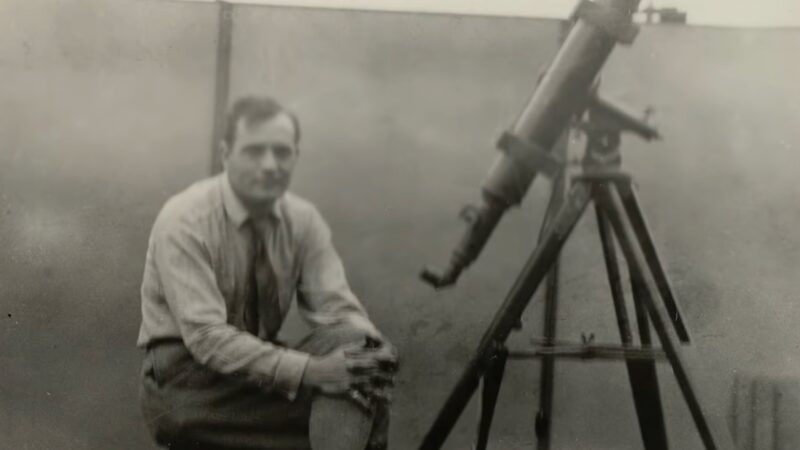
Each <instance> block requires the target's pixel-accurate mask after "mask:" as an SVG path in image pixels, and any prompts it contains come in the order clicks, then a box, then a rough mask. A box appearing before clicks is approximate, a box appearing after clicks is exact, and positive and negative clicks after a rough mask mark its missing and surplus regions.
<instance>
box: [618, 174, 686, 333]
mask: <svg viewBox="0 0 800 450" xmlns="http://www.w3.org/2000/svg"><path fill="white" fill-rule="evenodd" d="M617 189H618V191H619V195H620V197H621V199H622V203H623V205H624V206H625V211H627V213H628V218H629V219H630V223H631V227H632V228H633V231H634V232H635V233H636V237H637V238H638V240H639V242H640V243H641V246H642V252H643V253H644V257H645V260H646V261H647V264H648V266H649V267H650V270H651V272H652V273H653V278H654V280H655V282H656V286H657V287H658V291H659V292H660V293H661V298H662V299H663V300H664V304H665V306H666V307H667V312H668V313H669V318H670V320H672V323H673V325H674V326H675V331H676V332H677V333H678V338H680V340H681V342H684V343H688V342H689V341H690V337H689V330H688V328H686V324H685V323H684V321H683V315H682V314H681V310H680V307H679V306H678V302H676V301H675V294H674V293H673V292H672V286H671V284H670V282H669V278H668V277H667V273H666V271H665V270H664V267H663V266H662V265H661V262H660V259H659V257H658V251H657V250H656V246H655V244H654V243H653V238H652V237H651V235H650V228H649V227H648V226H647V221H646V220H645V218H644V213H643V212H642V209H641V207H640V206H639V200H638V198H637V196H636V191H634V190H633V186H631V184H630V183H619V184H618V185H617Z"/></svg>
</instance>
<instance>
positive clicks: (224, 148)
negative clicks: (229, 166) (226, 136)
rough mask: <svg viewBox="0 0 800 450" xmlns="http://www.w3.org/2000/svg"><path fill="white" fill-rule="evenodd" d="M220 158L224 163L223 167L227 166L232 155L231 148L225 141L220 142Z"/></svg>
mask: <svg viewBox="0 0 800 450" xmlns="http://www.w3.org/2000/svg"><path fill="white" fill-rule="evenodd" d="M218 151H219V157H220V160H221V161H222V165H223V166H225V163H226V162H227V161H228V157H229V156H230V155H231V147H230V146H229V145H228V143H227V142H225V141H220V143H219V150H218Z"/></svg>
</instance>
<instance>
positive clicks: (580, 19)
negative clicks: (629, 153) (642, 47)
mask: <svg viewBox="0 0 800 450" xmlns="http://www.w3.org/2000/svg"><path fill="white" fill-rule="evenodd" d="M638 3H639V1H638V0H597V1H595V2H592V1H583V2H581V3H580V4H579V5H578V7H577V8H576V9H575V11H574V12H573V14H572V18H571V22H572V23H573V24H572V28H571V29H570V31H569V33H568V34H567V36H566V38H565V40H564V42H563V44H562V45H561V48H560V49H559V51H558V53H557V54H556V56H555V58H554V59H553V61H552V63H551V64H550V66H549V68H548V69H547V70H546V71H545V72H544V73H543V74H542V75H541V77H540V79H539V82H538V84H537V85H536V88H535V89H534V92H533V95H532V97H531V99H530V100H529V102H528V104H527V106H526V107H525V108H524V110H523V111H522V113H521V114H520V116H519V117H518V119H517V120H516V122H515V123H514V125H513V126H512V127H511V129H510V130H509V131H507V132H505V133H504V134H503V135H502V136H501V138H500V139H499V141H498V142H497V147H498V148H499V150H501V152H500V154H499V155H498V156H497V158H496V159H495V161H494V163H493V165H492V166H491V168H490V170H489V173H488V175H487V177H486V180H485V181H484V183H483V188H482V195H481V199H480V202H479V204H478V205H476V206H467V207H465V208H464V209H463V210H462V213H461V217H462V219H464V220H465V221H466V222H467V230H466V232H465V233H464V235H463V237H462V239H461V241H460V242H459V243H458V245H457V246H456V248H455V249H454V250H453V253H452V256H451V258H450V262H449V264H448V265H447V267H446V268H445V269H444V270H443V271H439V270H435V269H431V268H425V269H423V271H422V273H421V275H420V276H421V278H422V279H423V280H424V281H426V282H428V283H430V284H431V285H432V286H434V287H435V288H437V289H439V288H444V287H447V286H450V285H453V284H454V283H455V282H456V281H457V280H458V277H459V276H460V275H461V272H462V271H463V270H464V269H466V268H467V267H468V266H469V265H470V264H472V262H473V261H475V259H476V258H477V257H478V255H479V254H480V252H481V250H482V249H483V247H484V245H485V244H486V242H487V241H488V239H489V237H490V236H491V234H492V232H493V231H494V229H495V227H496V226H497V224H498V222H499V221H500V218H501V217H502V216H503V214H505V212H506V211H507V210H508V209H509V208H510V207H512V206H516V205H519V203H520V202H521V201H522V199H523V197H524V196H525V194H526V192H527V191H528V189H529V188H530V186H531V184H532V183H533V181H534V179H535V178H536V176H537V173H539V172H554V171H557V170H558V161H557V160H556V159H555V158H554V157H553V156H551V155H550V153H551V151H552V149H553V146H554V145H555V143H556V142H557V141H558V139H559V138H560V136H561V135H562V134H563V133H564V132H565V130H566V129H567V128H568V127H569V126H570V123H571V121H572V119H573V118H574V117H576V116H577V115H580V114H581V113H582V112H584V111H585V110H586V109H587V108H589V107H591V108H592V109H594V110H595V111H600V112H601V113H604V114H606V115H611V116H613V117H615V118H616V119H618V121H619V122H622V123H623V124H625V125H627V128H628V129H629V130H631V131H634V132H636V133H637V134H639V135H640V136H642V137H645V138H646V139H652V138H655V137H657V136H658V133H657V132H656V131H655V130H654V129H652V128H650V127H648V126H647V125H646V124H645V123H643V122H642V121H640V120H638V119H636V118H634V117H633V116H632V115H630V114H628V113H626V112H625V111H624V109H623V108H620V107H617V106H616V105H614V104H612V103H610V102H608V101H606V100H602V99H599V98H598V97H597V96H596V95H595V91H596V84H597V79H598V74H599V73H600V70H601V68H602V66H603V64H604V63H605V61H606V60H607V59H608V56H609V55H610V54H611V51H612V50H613V48H614V46H615V44H617V43H618V42H619V43H623V44H630V43H631V42H633V39H634V38H635V36H636V34H637V30H638V29H637V27H636V26H635V25H633V24H632V23H631V20H630V17H631V15H632V14H633V12H635V11H636V8H637V7H638Z"/></svg>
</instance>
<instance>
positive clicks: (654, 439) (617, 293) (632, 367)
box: [596, 208, 668, 450]
mask: <svg viewBox="0 0 800 450" xmlns="http://www.w3.org/2000/svg"><path fill="white" fill-rule="evenodd" d="M596 212H597V228H598V230H599V231H600V242H601V243H602V245H603V257H604V258H605V262H606V269H607V272H608V283H609V286H610V287H611V297H612V299H613V300H614V311H615V312H616V315H617V325H618V326H619V334H620V339H621V340H622V344H623V345H625V346H629V345H632V344H633V334H632V333H631V325H630V321H629V320H628V310H627V308H626V306H625V296H624V294H623V291H622V283H621V281H620V280H621V277H620V273H619V264H618V262H617V253H616V249H615V248H614V236H613V235H612V234H611V230H610V229H609V224H608V219H607V218H606V217H605V215H604V214H603V212H602V211H601V210H600V208H597V209H596ZM637 275H638V274H637ZM634 279H635V276H634V272H633V271H631V282H632V283H634V284H635V281H634ZM641 295H646V294H645V293H644V292H641V291H640V290H639V291H637V289H636V287H634V290H633V296H634V305H636V310H637V313H638V312H639V310H640V309H641V308H640V307H639V306H638V302H639V301H640V296H641ZM637 317H638V315H637ZM640 325H641V324H640ZM645 326H646V325H645ZM640 332H641V327H640ZM649 338H650V335H649V333H648V334H647V341H648V344H649V340H650V339H649ZM644 340H645V339H644V337H643V339H642V345H644ZM625 364H626V366H627V368H628V379H629V381H630V384H631V391H632V392H633V402H634V405H635V407H636V416H637V417H638V418H639V429H640V431H641V433H642V441H643V442H644V448H645V449H647V450H653V449H658V450H666V449H667V448H668V446H667V432H666V427H665V425H664V411H663V410H662V408H661V397H660V396H659V389H658V377H657V374H656V364H655V361H652V360H645V361H632V360H628V361H626V362H625Z"/></svg>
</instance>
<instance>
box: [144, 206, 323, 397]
mask: <svg viewBox="0 0 800 450" xmlns="http://www.w3.org/2000/svg"><path fill="white" fill-rule="evenodd" d="M196 228H197V227H195V226H193V224H192V223H191V222H190V221H188V220H184V219H177V220H168V219H163V220H162V221H161V223H159V222H157V224H156V226H155V227H154V230H153V233H154V234H153V240H154V242H153V244H154V247H153V251H154V259H155V264H156V267H157V271H158V275H159V278H160V279H161V285H162V287H163V290H164V292H163V294H164V297H165V299H166V302H167V304H168V305H169V308H170V311H171V312H172V314H173V316H174V318H175V320H176V322H177V324H178V328H179V330H180V333H181V336H182V338H183V341H184V343H185V345H186V347H187V348H188V350H189V352H190V353H191V354H192V355H193V356H194V358H195V359H196V360H197V361H198V362H199V363H201V364H203V365H206V366H208V367H209V368H211V369H212V370H215V371H217V372H220V373H223V374H227V375H231V376H236V377H241V378H244V379H245V380H247V381H249V382H250V383H252V384H255V385H257V386H260V387H262V388H263V389H264V390H266V391H277V392H280V393H282V394H283V395H285V396H286V397H287V398H289V399H294V398H295V397H296V395H297V392H298V389H299V387H300V384H301V381H302V378H303V373H304V371H305V368H306V365H307V364H308V360H309V355H308V354H305V353H300V352H297V351H294V350H290V349H287V348H284V347H280V346H277V345H274V344H272V343H269V342H265V341H262V340H261V339H259V338H257V337H256V336H253V335H252V334H250V333H248V332H246V331H243V330H240V329H238V328H236V327H234V326H232V325H230V324H228V323H227V308H226V305H225V300H224V297H223V295H222V293H221V292H220V290H219V287H218V285H217V280H216V276H215V274H214V270H213V268H212V266H211V257H210V252H209V249H208V247H207V244H206V243H205V242H204V241H203V238H202V236H201V233H199V232H198V230H197V229H196Z"/></svg>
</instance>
